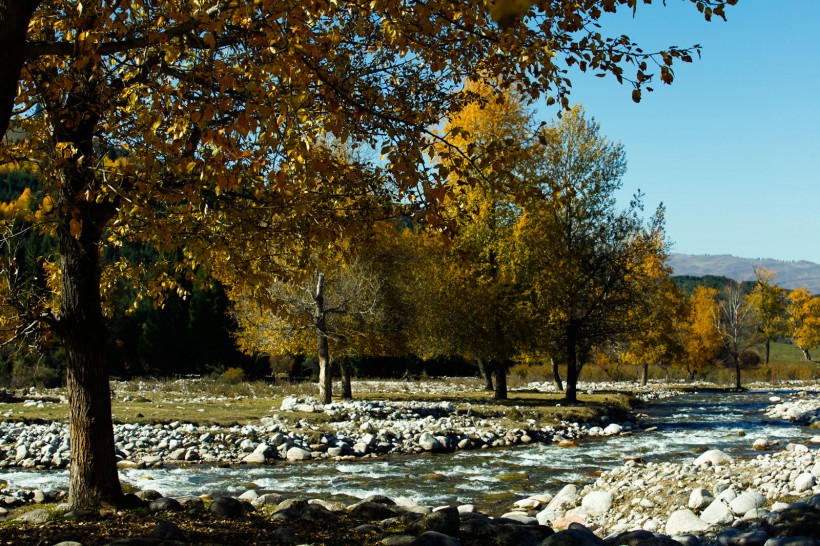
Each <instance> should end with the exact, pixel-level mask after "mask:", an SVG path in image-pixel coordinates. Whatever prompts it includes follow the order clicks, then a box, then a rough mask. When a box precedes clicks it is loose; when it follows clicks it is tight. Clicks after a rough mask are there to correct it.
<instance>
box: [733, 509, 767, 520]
mask: <svg viewBox="0 0 820 546" xmlns="http://www.w3.org/2000/svg"><path fill="white" fill-rule="evenodd" d="M769 514H770V512H769V510H766V509H765V508H753V509H752V510H749V511H748V512H746V513H745V514H743V517H742V518H740V519H742V520H743V521H752V520H756V519H764V518H765V517H766V516H768V515H769Z"/></svg>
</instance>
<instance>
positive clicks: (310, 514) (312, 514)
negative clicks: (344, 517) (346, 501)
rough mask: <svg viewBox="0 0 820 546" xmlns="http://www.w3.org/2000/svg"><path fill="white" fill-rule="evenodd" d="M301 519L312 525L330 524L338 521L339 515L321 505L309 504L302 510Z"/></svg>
mask: <svg viewBox="0 0 820 546" xmlns="http://www.w3.org/2000/svg"><path fill="white" fill-rule="evenodd" d="M300 517H301V519H303V520H305V521H312V522H314V523H330V522H334V521H336V520H338V519H339V515H338V514H336V513H334V512H331V511H330V510H328V509H327V508H326V507H324V506H322V505H321V504H312V503H309V504H308V505H307V506H305V507H304V508H303V509H302V514H301V516H300Z"/></svg>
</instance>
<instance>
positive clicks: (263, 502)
mask: <svg viewBox="0 0 820 546" xmlns="http://www.w3.org/2000/svg"><path fill="white" fill-rule="evenodd" d="M280 502H282V495H280V494H279V493H265V494H264V495H259V496H258V497H256V498H255V499H253V500H252V501H251V504H252V505H253V506H254V507H255V508H260V507H262V506H272V505H274V504H279V503H280Z"/></svg>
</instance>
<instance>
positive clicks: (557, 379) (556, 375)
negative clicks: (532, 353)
mask: <svg viewBox="0 0 820 546" xmlns="http://www.w3.org/2000/svg"><path fill="white" fill-rule="evenodd" d="M550 368H552V382H553V384H555V388H556V389H557V390H558V391H563V390H564V383H563V382H562V381H561V372H560V371H559V370H558V363H557V362H555V359H554V358H550Z"/></svg>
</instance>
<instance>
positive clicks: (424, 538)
mask: <svg viewBox="0 0 820 546" xmlns="http://www.w3.org/2000/svg"><path fill="white" fill-rule="evenodd" d="M410 546H461V541H460V540H458V539H457V538H453V537H451V536H449V535H446V534H444V533H438V532H436V531H426V532H424V533H422V534H420V535H419V536H417V537H416V539H415V540H413V541H412V542H411V543H410Z"/></svg>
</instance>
